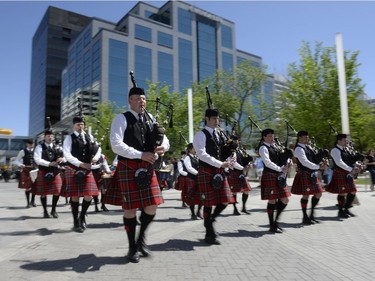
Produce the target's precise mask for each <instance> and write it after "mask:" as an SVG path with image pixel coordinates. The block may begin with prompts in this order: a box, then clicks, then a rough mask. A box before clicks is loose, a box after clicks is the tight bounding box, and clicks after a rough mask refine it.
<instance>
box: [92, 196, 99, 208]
mask: <svg viewBox="0 0 375 281" xmlns="http://www.w3.org/2000/svg"><path fill="white" fill-rule="evenodd" d="M92 198H93V199H94V203H95V206H96V205H97V204H98V203H99V196H98V195H94V196H93V197H92Z"/></svg>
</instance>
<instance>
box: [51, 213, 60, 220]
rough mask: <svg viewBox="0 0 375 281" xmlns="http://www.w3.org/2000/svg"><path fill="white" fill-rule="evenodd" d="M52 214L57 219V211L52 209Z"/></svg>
mask: <svg viewBox="0 0 375 281" xmlns="http://www.w3.org/2000/svg"><path fill="white" fill-rule="evenodd" d="M51 216H52V217H53V218H55V219H57V218H58V217H59V215H58V214H57V213H56V211H52V212H51Z"/></svg>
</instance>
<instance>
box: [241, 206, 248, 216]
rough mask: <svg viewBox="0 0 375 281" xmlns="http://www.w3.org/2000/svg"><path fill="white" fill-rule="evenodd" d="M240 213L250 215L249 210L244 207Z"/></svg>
mask: <svg viewBox="0 0 375 281" xmlns="http://www.w3.org/2000/svg"><path fill="white" fill-rule="evenodd" d="M241 212H242V213H245V214H247V215H250V212H249V211H248V210H246V209H245V208H242V210H241Z"/></svg>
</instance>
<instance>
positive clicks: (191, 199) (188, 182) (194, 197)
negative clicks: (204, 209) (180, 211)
mask: <svg viewBox="0 0 375 281" xmlns="http://www.w3.org/2000/svg"><path fill="white" fill-rule="evenodd" d="M184 178H185V180H184V181H185V185H184V188H183V189H182V192H181V200H182V201H184V202H185V203H186V204H188V205H194V204H196V202H198V201H199V200H198V193H197V187H196V180H195V179H192V178H189V177H184Z"/></svg>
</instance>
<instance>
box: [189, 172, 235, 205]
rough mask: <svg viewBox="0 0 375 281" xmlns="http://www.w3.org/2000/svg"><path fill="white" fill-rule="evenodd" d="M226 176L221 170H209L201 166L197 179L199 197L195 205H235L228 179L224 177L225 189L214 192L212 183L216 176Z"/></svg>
mask: <svg viewBox="0 0 375 281" xmlns="http://www.w3.org/2000/svg"><path fill="white" fill-rule="evenodd" d="M218 173H220V174H222V175H223V174H224V170H223V169H220V168H215V169H213V168H208V167H204V166H201V167H199V170H198V175H197V179H196V187H197V196H196V199H195V201H194V202H195V204H197V205H203V206H206V207H211V206H214V205H218V204H222V203H234V198H233V195H232V192H231V191H230V188H229V184H228V180H227V177H226V176H225V177H224V182H223V187H222V188H221V189H220V190H214V189H213V188H212V185H211V182H212V179H213V177H214V175H215V174H218Z"/></svg>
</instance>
